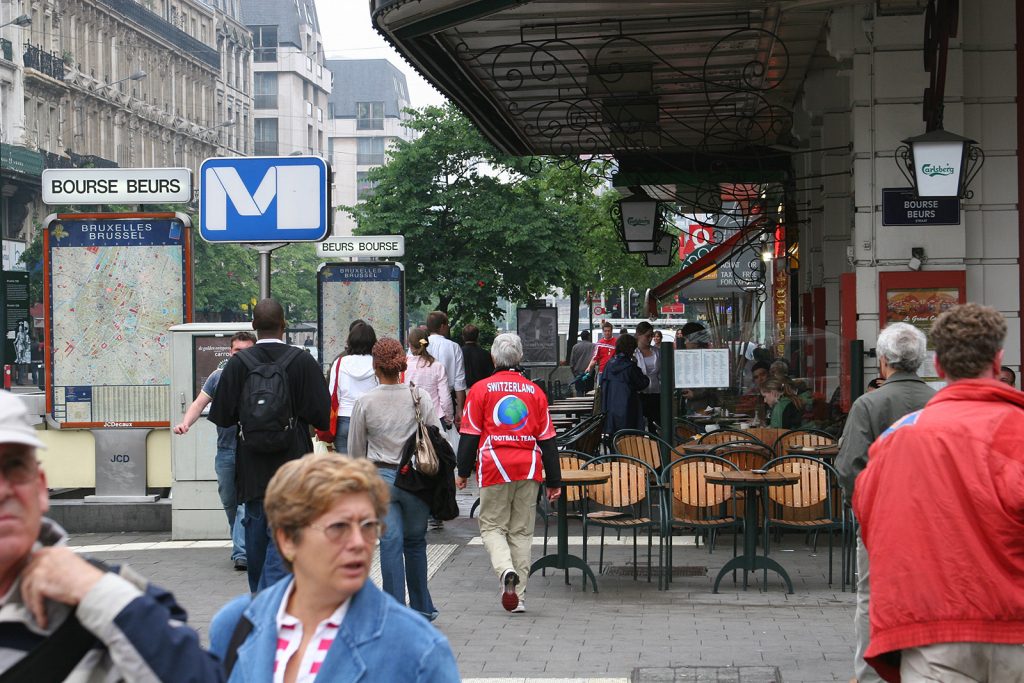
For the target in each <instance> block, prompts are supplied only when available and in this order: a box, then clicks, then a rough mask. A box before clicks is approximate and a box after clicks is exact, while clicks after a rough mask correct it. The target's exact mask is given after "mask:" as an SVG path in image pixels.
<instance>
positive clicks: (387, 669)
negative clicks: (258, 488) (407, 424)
mask: <svg viewBox="0 0 1024 683" xmlns="http://www.w3.org/2000/svg"><path fill="white" fill-rule="evenodd" d="M388 488H389V487H388V485H387V484H386V483H385V482H384V481H383V480H382V479H381V478H380V476H378V474H377V469H376V468H375V467H374V466H373V465H372V464H371V463H370V462H369V461H367V460H358V459H354V458H348V457H344V456H338V455H335V454H329V455H328V454H324V455H307V456H306V457H304V458H301V459H299V460H292V461H291V462H288V463H286V464H285V465H282V466H281V468H280V469H279V470H278V471H277V473H276V474H275V475H274V477H273V479H271V480H270V483H269V485H268V486H267V494H266V498H265V501H264V507H265V510H266V514H267V518H268V521H269V523H270V526H271V527H272V528H273V529H274V542H275V543H276V544H277V546H278V549H279V550H280V553H281V557H282V558H283V559H284V562H285V565H286V566H287V567H288V569H289V570H290V571H291V572H292V573H291V574H290V575H289V576H288V577H286V578H284V579H281V580H280V581H279V582H277V583H276V584H274V585H272V586H270V587H269V588H267V589H266V590H264V591H262V592H260V593H258V594H257V595H256V596H255V597H250V596H248V595H245V596H241V597H239V598H236V599H235V600H233V601H232V602H230V603H228V605H227V606H225V607H224V608H223V609H221V611H220V612H219V613H218V614H217V615H216V616H215V617H214V618H213V622H212V624H211V625H210V649H211V651H212V652H213V653H214V654H215V655H217V656H218V657H219V658H220V659H221V661H222V662H224V665H225V668H226V669H227V670H228V680H229V681H230V682H231V683H240V682H242V681H274V683H278V682H282V683H295V682H308V681H324V682H325V683H326V682H331V681H354V680H360V679H363V678H364V677H366V678H367V679H372V680H380V681H399V680H401V681H421V682H422V683H434V682H435V681H437V682H440V683H448V682H449V681H458V680H459V672H458V669H457V668H456V665H455V658H454V657H453V656H452V652H451V648H450V647H449V646H448V641H447V640H445V638H444V636H443V635H441V633H440V632H438V631H437V630H436V629H434V627H433V626H431V625H430V624H428V623H427V622H426V621H425V620H423V619H422V618H421V617H420V616H419V615H417V614H416V613H415V612H413V611H412V610H410V609H408V608H406V607H405V606H404V605H400V604H399V603H398V602H396V601H395V600H394V599H393V598H391V597H390V596H389V595H387V594H385V593H382V592H381V591H380V590H379V589H378V588H377V587H376V586H374V585H373V583H372V582H370V581H368V580H367V578H368V577H369V574H370V565H371V563H372V561H373V551H374V548H375V547H376V546H377V542H378V538H379V536H380V532H381V519H383V517H384V515H385V514H386V513H387V509H388V500H389V497H388Z"/></svg>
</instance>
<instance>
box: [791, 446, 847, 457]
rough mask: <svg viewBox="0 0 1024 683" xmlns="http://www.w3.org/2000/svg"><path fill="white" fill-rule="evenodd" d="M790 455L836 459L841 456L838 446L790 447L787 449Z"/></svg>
mask: <svg viewBox="0 0 1024 683" xmlns="http://www.w3.org/2000/svg"><path fill="white" fill-rule="evenodd" d="M786 453H788V454H789V455H810V456H814V457H816V458H834V457H836V456H837V455H839V446H838V444H834V443H832V444H828V445H825V446H790V447H789V448H787V449H786Z"/></svg>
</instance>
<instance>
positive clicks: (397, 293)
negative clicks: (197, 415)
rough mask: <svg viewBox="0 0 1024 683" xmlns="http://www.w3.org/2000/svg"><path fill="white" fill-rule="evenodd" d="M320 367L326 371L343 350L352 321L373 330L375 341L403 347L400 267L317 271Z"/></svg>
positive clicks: (343, 266) (337, 266)
mask: <svg viewBox="0 0 1024 683" xmlns="http://www.w3.org/2000/svg"><path fill="white" fill-rule="evenodd" d="M317 304H318V308H319V315H318V316H317V320H318V323H319V326H320V329H319V335H318V337H319V339H320V347H319V351H320V364H321V365H322V366H323V368H324V371H325V372H326V371H327V370H329V369H330V367H331V364H332V363H333V362H334V359H335V358H337V357H338V355H339V354H340V353H341V352H342V351H343V350H344V349H345V341H346V340H347V339H348V328H349V325H351V324H352V322H353V321H355V320H363V321H365V322H367V323H369V324H370V326H371V327H373V331H374V332H375V333H376V334H377V339H380V338H381V337H392V338H393V339H397V340H398V341H399V342H401V343H402V345H403V346H404V345H405V271H404V270H403V269H402V264H400V263H390V262H387V263H325V264H324V265H322V266H320V270H319V271H317Z"/></svg>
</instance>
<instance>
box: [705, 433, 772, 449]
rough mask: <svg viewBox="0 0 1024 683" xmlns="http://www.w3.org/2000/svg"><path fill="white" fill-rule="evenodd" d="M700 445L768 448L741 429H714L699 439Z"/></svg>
mask: <svg viewBox="0 0 1024 683" xmlns="http://www.w3.org/2000/svg"><path fill="white" fill-rule="evenodd" d="M700 442H701V443H707V444H727V443H748V442H750V443H754V444H757V445H759V446H765V447H768V444H766V443H765V442H763V441H761V440H760V439H758V438H757V437H756V436H754V435H753V434H751V433H750V432H746V431H743V430H742V429H716V430H715V431H713V432H708V433H707V434H705V435H703V436H701V437H700Z"/></svg>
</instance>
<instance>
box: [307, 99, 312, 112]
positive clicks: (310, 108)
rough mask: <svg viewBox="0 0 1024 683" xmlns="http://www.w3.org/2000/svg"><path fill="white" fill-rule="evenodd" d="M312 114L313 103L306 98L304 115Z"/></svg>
mask: <svg viewBox="0 0 1024 683" xmlns="http://www.w3.org/2000/svg"><path fill="white" fill-rule="evenodd" d="M312 115H313V103H312V102H310V101H309V100H306V116H312Z"/></svg>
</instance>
